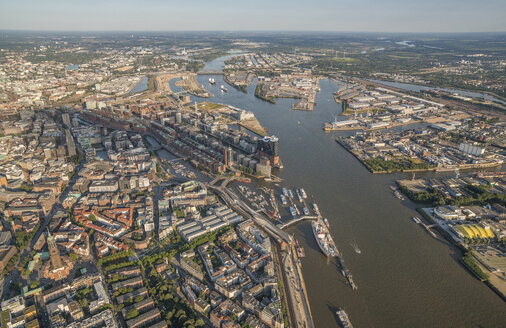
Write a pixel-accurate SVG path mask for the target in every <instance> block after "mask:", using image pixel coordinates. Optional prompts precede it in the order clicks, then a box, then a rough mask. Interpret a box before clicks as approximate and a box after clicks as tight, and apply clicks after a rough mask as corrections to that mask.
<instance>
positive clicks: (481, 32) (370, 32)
mask: <svg viewBox="0 0 506 328" xmlns="http://www.w3.org/2000/svg"><path fill="white" fill-rule="evenodd" d="M0 32H41V33H43V32H46V33H49V32H53V33H54V32H57V33H62V32H64V33H195V32H197V33H203V32H206V33H218V32H220V33H266V32H267V33H273V32H274V33H287V32H288V33H336V34H339V33H343V34H344V33H364V34H506V30H504V31H438V32H428V31H427V32H420V31H418V32H413V31H405V32H398V31H397V32H393V31H345V30H344V31H343V30H340V31H338V30H247V29H245V30H66V29H48V30H45V29H9V28H0Z"/></svg>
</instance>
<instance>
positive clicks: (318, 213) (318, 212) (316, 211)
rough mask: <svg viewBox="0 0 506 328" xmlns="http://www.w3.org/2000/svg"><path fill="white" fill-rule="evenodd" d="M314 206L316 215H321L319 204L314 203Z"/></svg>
mask: <svg viewBox="0 0 506 328" xmlns="http://www.w3.org/2000/svg"><path fill="white" fill-rule="evenodd" d="M313 208H314V211H315V213H316V215H320V209H319V208H318V205H316V204H315V203H313Z"/></svg>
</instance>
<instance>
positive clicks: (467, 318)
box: [192, 59, 506, 328]
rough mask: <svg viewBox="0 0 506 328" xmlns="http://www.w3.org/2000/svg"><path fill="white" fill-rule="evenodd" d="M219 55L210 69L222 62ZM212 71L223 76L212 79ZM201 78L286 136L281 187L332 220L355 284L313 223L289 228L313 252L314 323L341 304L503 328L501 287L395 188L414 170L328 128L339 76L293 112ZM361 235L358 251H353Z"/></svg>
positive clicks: (369, 323) (437, 322)
mask: <svg viewBox="0 0 506 328" xmlns="http://www.w3.org/2000/svg"><path fill="white" fill-rule="evenodd" d="M220 61H221V63H222V62H223V59H217V60H215V61H212V62H211V63H210V65H208V67H205V68H204V70H206V69H207V70H210V69H215V68H217V67H220V66H221V65H220ZM209 77H213V78H214V79H215V80H216V85H214V86H210V85H209V83H208V82H207V81H208V78H209ZM198 80H199V82H200V83H201V84H203V85H204V86H205V87H206V88H207V89H208V90H209V91H211V92H212V93H213V94H214V97H212V98H210V99H208V101H213V102H219V103H224V104H230V105H233V106H236V107H238V108H242V109H246V110H250V111H252V112H254V113H255V115H256V116H257V118H258V120H259V121H260V123H261V124H262V125H263V126H264V127H266V128H267V129H268V131H269V134H274V135H276V136H278V137H279V138H280V156H281V159H282V161H283V164H284V169H283V170H281V171H280V172H279V173H278V174H279V175H280V176H281V177H282V178H283V179H284V182H283V183H282V186H286V187H296V186H298V187H303V188H304V189H305V190H306V192H307V193H308V196H309V197H310V199H314V201H315V202H316V203H317V204H318V206H319V208H320V210H321V212H322V214H323V215H324V216H325V217H327V218H328V220H329V223H330V226H331V228H330V231H331V233H332V235H333V237H334V240H335V241H336V243H337V245H338V247H339V249H340V251H341V252H342V253H343V257H344V260H345V263H346V264H347V267H348V269H349V270H350V271H351V273H352V275H353V277H354V280H355V282H356V284H357V285H358V290H356V291H352V290H351V288H349V287H348V286H347V285H346V284H345V281H344V278H343V277H342V276H341V274H340V273H339V271H338V270H337V268H336V263H335V261H334V260H331V261H330V262H327V260H326V259H325V258H324V256H323V254H322V253H321V252H320V251H319V250H318V246H317V245H316V242H315V240H314V238H313V235H312V232H311V226H310V224H309V223H303V224H300V225H298V226H295V227H292V228H290V229H289V230H288V232H289V233H291V234H294V235H295V238H297V239H298V240H299V241H300V242H301V244H302V246H303V247H304V248H305V251H306V257H305V258H303V259H302V265H303V274H304V279H305V282H306V287H307V290H308V294H309V300H310V305H311V310H312V314H313V318H314V323H315V326H316V327H319V328H324V327H337V326H338V324H337V320H336V316H335V310H336V308H337V307H338V306H339V307H343V308H344V309H345V310H346V311H347V312H348V314H349V316H350V319H351V321H352V323H353V325H354V327H359V328H360V327H479V326H481V327H506V305H505V303H504V302H503V301H502V300H501V299H500V298H499V296H497V295H496V294H495V293H494V292H493V291H492V290H490V289H489V288H488V287H487V286H486V285H485V284H483V283H481V282H480V281H478V280H477V279H475V278H474V277H473V276H472V275H471V274H470V273H468V272H467V271H466V269H464V268H463V267H462V265H461V264H460V263H459V262H458V259H459V258H460V253H459V251H458V250H457V249H455V248H454V247H453V246H451V245H449V244H448V243H447V242H446V241H437V240H435V239H433V238H432V237H431V236H430V235H429V234H427V233H426V232H425V231H424V230H423V229H422V228H421V227H420V226H418V225H416V224H415V223H414V222H413V221H412V220H411V217H412V216H414V215H417V213H416V212H415V210H414V209H415V208H416V205H415V204H413V203H412V202H410V201H409V200H406V201H403V202H401V201H399V200H397V199H396V198H394V197H393V195H392V193H391V191H390V189H389V185H391V184H393V183H394V180H395V179H398V178H400V177H408V176H409V175H402V174H391V175H373V174H371V173H369V171H367V170H366V169H365V168H364V167H363V166H362V165H361V164H360V162H358V161H357V160H356V159H355V158H354V157H353V156H352V155H351V154H349V153H348V152H347V151H346V150H344V149H343V148H342V147H341V146H339V145H338V144H337V143H336V142H335V140H334V139H335V137H336V136H338V135H342V134H344V133H352V132H332V133H328V132H327V133H325V132H324V131H323V130H322V125H323V123H324V122H328V121H331V120H333V115H336V114H338V113H339V112H340V111H341V105H340V104H336V103H335V102H334V100H333V98H332V92H335V91H336V90H337V89H338V88H339V86H338V85H337V84H335V83H334V82H332V81H330V80H328V79H324V80H321V82H320V88H321V91H320V92H319V93H318V95H317V97H316V101H317V106H316V107H315V109H314V111H313V112H306V111H292V110H291V104H293V103H294V102H295V100H293V99H279V100H277V104H270V103H268V102H265V101H262V100H260V99H257V98H255V96H254V90H255V83H254V84H253V85H251V86H249V87H248V88H247V90H248V93H247V94H246V93H243V92H240V91H238V90H236V89H234V88H232V87H229V86H227V88H228V90H229V91H228V92H226V93H223V92H221V91H220V90H219V87H220V85H221V84H224V85H226V84H225V83H224V82H223V77H222V76H221V75H216V76H205V75H204V76H198ZM192 99H193V100H196V101H202V99H199V98H196V97H193V96H192ZM298 122H300V124H299V123H298ZM403 128H406V127H403ZM444 174H446V175H448V173H426V174H418V176H435V175H437V176H443V175H444ZM450 175H452V174H450ZM280 187H281V186H280ZM280 187H277V188H280ZM354 243H356V244H357V245H358V247H359V248H360V249H361V251H362V252H361V254H357V253H355V251H354V250H353V248H352V246H351V244H354Z"/></svg>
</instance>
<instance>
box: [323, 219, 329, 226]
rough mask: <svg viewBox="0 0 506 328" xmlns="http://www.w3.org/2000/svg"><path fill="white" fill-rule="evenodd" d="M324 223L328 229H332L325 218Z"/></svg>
mask: <svg viewBox="0 0 506 328" xmlns="http://www.w3.org/2000/svg"><path fill="white" fill-rule="evenodd" d="M323 223H325V225H326V226H327V228H330V224H329V220H327V219H326V218H323Z"/></svg>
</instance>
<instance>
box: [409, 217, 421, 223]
mask: <svg viewBox="0 0 506 328" xmlns="http://www.w3.org/2000/svg"><path fill="white" fill-rule="evenodd" d="M411 220H413V221H414V222H415V223H421V222H422V221H420V219H419V218H417V217H416V216H413V217H412V218H411Z"/></svg>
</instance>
